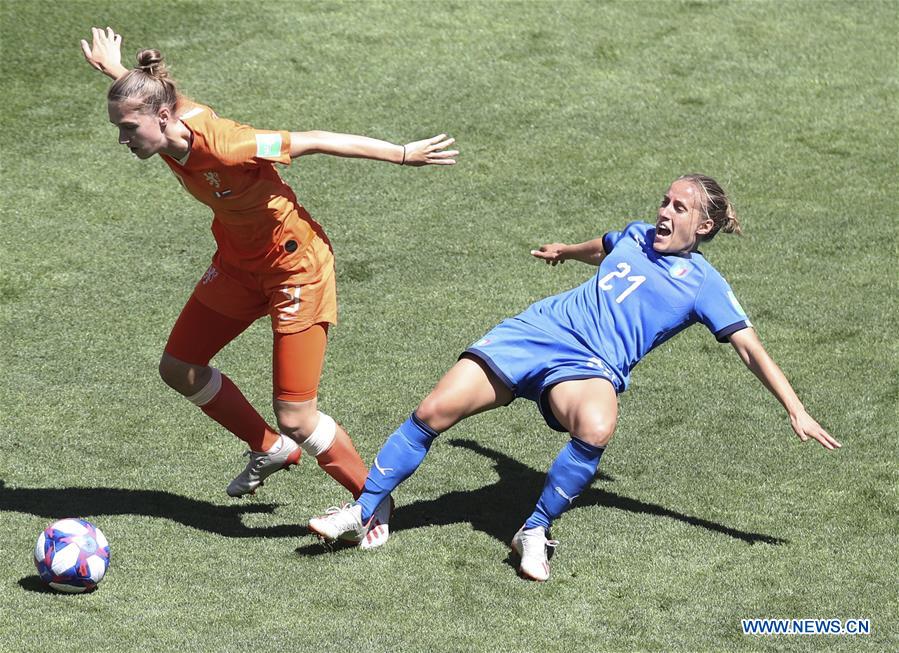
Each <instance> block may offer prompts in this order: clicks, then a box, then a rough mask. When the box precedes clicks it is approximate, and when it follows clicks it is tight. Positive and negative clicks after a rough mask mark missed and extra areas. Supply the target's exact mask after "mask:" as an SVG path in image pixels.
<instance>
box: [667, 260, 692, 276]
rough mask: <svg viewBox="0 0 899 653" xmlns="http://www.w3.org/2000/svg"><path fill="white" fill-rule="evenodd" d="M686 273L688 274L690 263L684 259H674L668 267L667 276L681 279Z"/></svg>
mask: <svg viewBox="0 0 899 653" xmlns="http://www.w3.org/2000/svg"><path fill="white" fill-rule="evenodd" d="M688 274H690V264H689V263H687V262H686V261H676V262H675V263H674V265H672V266H671V267H670V268H668V276H670V277H671V278H672V279H683V278H684V277H685V276H687V275H688Z"/></svg>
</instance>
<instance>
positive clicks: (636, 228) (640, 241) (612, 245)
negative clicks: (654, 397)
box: [513, 222, 751, 390]
mask: <svg viewBox="0 0 899 653" xmlns="http://www.w3.org/2000/svg"><path fill="white" fill-rule="evenodd" d="M654 237H655V227H654V226H653V225H650V224H646V223H644V222H632V223H631V224H629V225H628V226H627V227H626V228H625V229H624V231H616V232H610V233H607V234H606V235H605V236H603V239H602V242H603V248H604V249H605V251H606V257H605V258H604V259H603V261H602V263H601V264H600V266H599V269H598V270H597V272H596V275H595V276H594V277H593V278H592V279H590V280H588V281H586V282H584V283H583V284H581V285H580V286H578V287H577V288H573V289H572V290H569V291H568V292H565V293H562V294H560V295H555V296H553V297H548V298H546V299H544V300H541V301H539V302H536V303H535V304H532V305H531V306H530V307H529V308H528V309H527V310H526V311H524V312H523V313H521V314H520V315H518V316H517V317H516V318H513V319H516V320H523V321H524V322H527V323H529V324H530V325H532V326H534V327H537V328H538V329H541V330H544V331H547V332H548V333H551V334H553V335H554V336H555V337H556V338H558V339H559V340H561V341H570V342H572V343H577V344H578V345H579V346H581V347H583V348H585V349H586V350H588V351H590V352H592V353H593V354H594V355H595V356H597V357H598V358H600V359H601V360H602V361H603V362H604V363H606V364H607V365H608V366H609V367H610V368H611V369H612V371H613V372H614V374H615V376H616V377H617V378H618V381H619V384H616V385H617V387H618V389H619V390H624V389H625V388H626V387H627V385H628V382H629V380H630V371H631V369H633V367H634V366H635V365H636V364H637V363H638V362H639V361H640V359H641V358H643V357H644V356H645V355H646V354H648V353H649V352H650V351H652V349H654V348H655V347H658V346H659V345H660V344H662V343H663V342H665V341H666V340H668V339H669V338H671V337H672V336H674V335H676V334H678V333H680V332H681V331H683V330H684V329H686V328H687V327H688V326H690V325H691V324H695V323H696V322H701V323H703V324H704V325H705V326H706V327H708V329H709V330H710V331H711V332H712V333H713V334H715V337H716V338H717V339H718V340H719V341H720V342H726V340H727V337H728V336H729V335H730V334H732V333H734V332H735V331H739V330H740V329H743V328H746V327H748V326H751V324H750V322H749V319H748V318H747V317H746V313H745V312H744V311H743V309H742V308H741V306H740V304H739V302H737V298H736V297H734V293H733V291H732V290H731V288H730V286H729V285H728V283H727V281H725V280H724V278H723V277H722V276H721V274H719V272H718V271H717V270H716V269H715V268H713V267H712V265H711V264H710V263H709V262H708V261H706V260H705V257H704V256H703V255H702V254H700V253H699V252H692V253H690V254H689V255H687V256H674V255H663V254H659V253H658V252H656V251H655V250H654V249H653V248H652V241H653V238H654Z"/></svg>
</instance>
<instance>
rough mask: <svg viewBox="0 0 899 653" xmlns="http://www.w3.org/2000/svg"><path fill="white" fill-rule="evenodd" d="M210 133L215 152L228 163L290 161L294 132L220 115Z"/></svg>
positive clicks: (218, 157) (217, 156)
mask: <svg viewBox="0 0 899 653" xmlns="http://www.w3.org/2000/svg"><path fill="white" fill-rule="evenodd" d="M210 136H212V138H211V139H210V140H211V143H210V145H211V149H212V153H213V154H214V156H215V157H216V158H217V159H218V160H219V161H221V162H222V163H224V164H225V165H239V164H242V163H253V162H257V161H270V162H273V163H283V164H288V163H290V132H287V131H270V130H264V129H254V128H253V127H250V126H249V125H242V124H240V123H237V122H234V121H233V120H228V119H225V118H218V119H217V120H215V121H214V126H213V129H212V133H211V134H210Z"/></svg>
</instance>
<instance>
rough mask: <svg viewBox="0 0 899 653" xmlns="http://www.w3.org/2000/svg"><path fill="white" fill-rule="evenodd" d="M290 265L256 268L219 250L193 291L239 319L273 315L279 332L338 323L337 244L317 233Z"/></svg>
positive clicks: (214, 307) (219, 310)
mask: <svg viewBox="0 0 899 653" xmlns="http://www.w3.org/2000/svg"><path fill="white" fill-rule="evenodd" d="M288 263H289V264H290V267H291V269H290V270H289V271H284V272H279V271H274V272H267V273H264V274H263V273H254V272H247V271H245V270H241V269H240V268H237V267H235V266H234V265H231V264H229V263H228V261H225V260H224V259H223V258H222V257H221V255H220V254H219V252H216V253H215V256H213V258H212V265H210V266H209V269H207V270H206V272H205V273H204V274H203V276H202V277H201V278H200V280H199V281H198V282H197V285H196V287H195V288H194V293H193V296H194V297H196V298H197V300H198V301H199V302H200V303H202V304H203V305H204V306H206V307H207V308H211V309H212V310H213V311H215V312H216V313H221V314H222V315H225V316H227V317H230V318H232V319H234V320H239V321H249V322H252V321H255V320H257V319H259V318H260V317H262V316H263V315H266V314H267V315H269V317H270V318H271V321H272V330H273V331H274V332H275V333H297V332H299V331H303V330H304V329H308V328H309V327H310V326H312V325H313V324H319V323H328V324H336V323H337V287H336V283H335V278H334V255H333V253H332V252H331V246H330V245H329V244H328V243H327V242H326V241H324V240H322V239H321V238H320V237H319V236H316V237H314V238H313V239H312V241H311V242H310V243H309V245H307V246H306V248H305V249H304V250H303V251H302V252H298V253H297V256H296V260H293V261H288Z"/></svg>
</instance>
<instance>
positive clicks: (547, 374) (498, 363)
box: [465, 317, 621, 433]
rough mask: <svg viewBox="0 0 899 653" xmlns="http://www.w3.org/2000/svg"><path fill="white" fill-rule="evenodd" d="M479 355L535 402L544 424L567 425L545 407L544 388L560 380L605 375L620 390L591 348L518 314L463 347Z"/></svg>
mask: <svg viewBox="0 0 899 653" xmlns="http://www.w3.org/2000/svg"><path fill="white" fill-rule="evenodd" d="M465 353H466V354H469V355H471V356H474V357H476V358H478V359H480V360H482V361H484V363H485V364H486V365H487V366H488V367H489V368H490V369H491V370H492V371H493V373H494V374H496V376H497V377H499V379H500V381H502V382H503V384H504V385H505V386H506V387H508V388H509V390H511V391H512V393H513V394H514V395H515V396H516V397H524V398H525V399H530V400H531V401H533V402H536V404H537V407H538V408H539V409H540V414H541V415H543V419H544V421H546V424H547V425H548V426H549V427H550V428H552V429H555V430H556V431H561V432H563V433H565V432H567V429H566V428H565V427H563V426H562V425H561V424H560V423H559V420H557V419H556V417H555V415H553V412H552V410H551V409H550V407H549V396H548V391H549V389H550V388H551V387H552V386H554V385H556V384H558V383H561V382H562V381H574V380H576V379H606V380H607V381H609V382H610V383H611V384H612V386H613V387H614V388H615V392H616V393H617V392H621V380H620V379H619V377H618V375H617V374H615V372H614V371H613V370H612V368H611V367H610V366H609V365H608V363H606V362H605V361H604V360H602V359H601V358H600V357H598V356H597V355H596V354H595V353H593V352H591V351H589V350H588V349H586V348H585V347H583V346H581V345H579V344H578V343H576V342H572V341H566V340H563V339H560V338H559V337H558V336H556V335H554V334H552V333H548V332H546V331H544V330H542V329H539V328H537V327H535V326H533V325H531V324H528V323H527V322H525V321H523V320H520V319H518V318H514V317H513V318H510V319H508V320H503V321H502V322H500V323H499V324H498V325H497V326H495V327H494V328H493V329H492V330H491V331H490V332H489V333H487V335H485V336H484V337H483V338H481V339H480V340H478V341H477V342H476V343H474V344H473V345H471V346H470V347H469V348H468V349H466V350H465Z"/></svg>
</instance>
